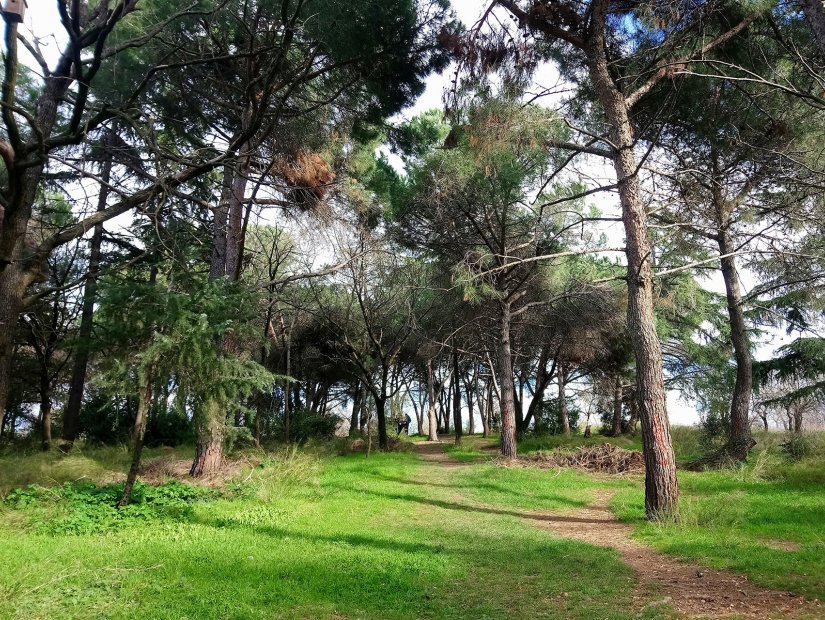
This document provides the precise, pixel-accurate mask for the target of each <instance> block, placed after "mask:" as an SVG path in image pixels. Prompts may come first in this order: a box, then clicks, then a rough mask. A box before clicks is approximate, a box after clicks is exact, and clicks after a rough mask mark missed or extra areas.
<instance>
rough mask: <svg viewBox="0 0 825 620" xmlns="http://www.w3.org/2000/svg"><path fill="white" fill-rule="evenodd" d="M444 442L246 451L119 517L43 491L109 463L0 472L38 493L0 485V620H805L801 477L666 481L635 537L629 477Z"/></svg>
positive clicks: (46, 460)
mask: <svg viewBox="0 0 825 620" xmlns="http://www.w3.org/2000/svg"><path fill="white" fill-rule="evenodd" d="M450 439H451V438H444V442H443V443H438V444H430V443H427V442H414V445H413V446H412V451H404V452H394V453H388V454H375V453H374V454H372V455H370V457H369V458H364V455H363V454H350V455H347V456H329V455H326V454H313V453H312V452H311V451H300V450H299V451H297V452H296V451H289V452H287V451H283V452H280V453H277V454H268V455H265V454H260V455H257V456H256V457H255V458H249V457H248V456H247V457H246V462H247V463H249V464H250V465H249V466H248V467H245V468H244V469H243V470H242V471H241V472H240V473H239V474H238V475H237V476H235V477H234V478H233V479H232V480H231V481H230V482H229V483H227V484H226V485H224V486H223V487H222V488H220V489H212V488H204V489H201V490H199V491H197V492H195V491H193V490H192V488H191V487H189V485H182V484H180V483H179V482H176V481H175V480H171V481H170V482H168V483H166V484H165V485H161V486H160V487H150V486H148V485H146V486H145V487H143V488H142V489H140V490H139V493H138V497H139V499H140V501H139V503H137V504H134V505H133V506H130V507H129V508H130V510H128V511H125V512H120V513H118V512H117V511H115V510H114V509H113V508H112V507H111V506H110V502H111V495H106V489H107V488H108V487H96V486H95V485H93V484H92V483H91V482H87V483H86V484H85V485H84V484H83V483H78V482H68V483H63V481H64V480H73V479H75V478H73V475H74V473H76V472H77V471H79V470H80V469H81V461H82V460H83V459H87V460H90V461H91V462H92V463H93V464H94V467H91V468H90V466H89V464H85V465H83V467H82V468H84V469H86V470H87V471H89V470H91V471H93V472H94V473H93V475H92V478H93V480H94V481H95V482H99V483H102V482H108V481H111V480H113V479H116V478H117V476H119V475H122V473H120V472H122V471H123V470H124V468H125V465H126V462H127V458H123V459H120V457H118V458H114V457H113V453H106V454H105V457H104V456H101V454H100V453H97V452H95V451H93V450H89V451H87V452H86V453H85V454H84V453H82V452H80V451H79V452H78V453H77V454H75V455H73V456H71V457H69V459H63V460H61V457H59V456H57V455H51V456H44V455H34V454H32V455H27V456H16V457H11V456H4V457H1V458H0V470H4V473H3V478H2V479H0V482H5V483H6V484H7V485H10V484H11V483H12V482H14V481H18V482H19V481H20V480H27V481H35V482H37V483H39V485H40V486H34V487H27V488H25V489H23V490H18V491H11V492H9V489H10V486H2V485H0V494H5V496H4V498H3V500H2V501H1V502H0V566H2V567H3V568H2V570H0V618H27V619H29V618H50V619H51V618H127V617H128V618H132V617H140V618H150V619H154V618H158V619H176V620H181V619H183V618H188V619H190V620H194V619H196V618H197V619H200V618H209V619H211V618H215V619H217V618H222V619H223V618H232V619H236V618H237V619H241V618H261V619H263V618H336V619H339V618H376V619H379V618H387V619H396V618H397V619H402V618H403V619H407V618H410V619H411V618H433V619H436V618H445V619H446V618H450V619H452V618H467V619H470V618H472V619H484V618H489V619H497V618H531V619H532V618H556V619H568V618H570V619H594V620H595V619H611V620H613V619H615V620H619V619H630V618H647V619H652V618H662V619H667V618H680V617H714V618H716V617H733V618H736V617H739V618H752V617H758V618H800V619H802V618H807V619H813V618H825V607H822V606H821V605H820V604H819V603H818V602H817V601H816V599H817V598H820V599H821V598H823V597H824V596H823V595H825V579H823V577H822V575H823V574H825V566H824V565H823V564H824V563H825V553H823V551H825V494H824V493H823V492H822V488H823V485H822V481H821V480H820V479H818V478H816V476H817V475H818V474H816V473H812V472H815V471H819V470H821V463H820V467H819V469H816V468H814V467H812V466H809V465H805V464H803V465H801V466H800V467H801V468H803V469H800V470H799V472H797V474H794V475H795V477H794V476H791V477H790V478H783V479H782V480H773V479H771V477H770V475H769V474H766V473H764V471H763V472H762V473H761V474H760V476H758V477H756V476H754V475H753V474H752V473H742V472H738V473H716V472H712V473H704V474H682V476H681V481H682V488H683V506H684V512H685V518H684V520H683V522H682V523H679V524H665V525H654V524H649V523H646V522H644V521H643V519H642V515H641V510H640V506H641V478H640V477H639V476H638V475H632V476H596V475H592V474H585V473H581V472H577V471H574V470H569V469H558V470H546V469H544V470H543V469H537V468H506V467H500V466H498V465H496V464H495V463H492V462H490V461H491V457H492V456H493V454H492V453H493V452H494V448H492V447H491V446H492V444H491V442H490V441H489V440H481V439H480V438H468V439H466V440H465V441H464V443H463V445H462V446H461V447H460V448H455V447H453V446H452V445H451V443H450ZM597 441H600V440H597ZM124 456H125V457H128V455H124ZM151 456H152V457H154V458H155V459H167V460H169V461H170V462H176V460H178V459H180V458H181V457H185V456H186V455H185V453H184V452H182V451H178V452H174V453H172V452H163V451H157V452H153V453H152V454H151ZM118 459H120V460H118ZM66 469H69V470H70V471H71V472H73V474H66V473H65V470H66ZM149 469H150V470H152V471H155V472H156V471H157V470H158V463H157V462H155V463H154V464H153V463H150V467H149ZM172 469H174V468H172ZM763 469H764V470H765V471H767V470H768V469H769V468H768V467H767V465H764V464H763ZM784 469H785V470H788V469H789V468H787V467H785V468H784ZM12 470H20V471H21V472H24V473H17V474H15V473H14V471H12ZM790 470H791V471H792V472H793V471H794V469H793V467H791V468H790ZM32 471H36V472H39V473H37V474H36V475H35V474H32V473H31V472H32ZM76 477H80V476H76ZM48 478H51V479H53V480H54V482H53V484H52V485H51V486H49V485H48V480H47V479H48ZM61 483H63V484H61ZM708 506H711V507H713V508H709V507H708ZM779 509H781V513H780V510H779ZM771 510H772V512H771ZM732 514H733V515H734V516H731V515H732ZM614 515H618V517H619V518H621V519H622V520H621V521H619V520H618V519H617V517H616V516H614ZM677 558H681V559H682V560H683V561H680V560H679V559H677ZM706 567H708V568H706ZM720 569H722V570H720ZM734 571H735V572H734ZM789 592H793V593H794V595H790V594H789ZM803 596H804V598H803Z"/></svg>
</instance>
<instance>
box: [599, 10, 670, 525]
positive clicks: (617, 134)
mask: <svg viewBox="0 0 825 620" xmlns="http://www.w3.org/2000/svg"><path fill="white" fill-rule="evenodd" d="M599 11H601V14H600V15H595V16H593V18H592V20H593V23H595V24H598V25H599V26H598V27H597V28H595V29H594V30H593V31H592V32H591V33H590V35H591V36H590V38H589V39H588V49H587V54H588V68H589V72H590V78H591V81H592V82H593V86H594V89H595V91H596V95H597V97H598V100H599V103H600V104H601V107H602V110H603V111H604V117H605V121H606V122H607V126H608V135H609V138H610V141H611V143H612V148H613V151H612V157H613V166H614V168H615V170H616V179H617V183H618V189H619V201H620V203H621V207H622V222H623V223H624V230H625V237H626V239H625V246H626V249H625V256H626V259H627V291H628V304H627V305H628V308H627V324H628V331H629V332H630V338H631V342H632V344H633V352H634V354H635V357H636V394H637V398H638V401H639V417H640V419H641V422H642V446H643V448H644V455H645V513H646V514H647V517H648V518H650V519H658V518H663V517H664V518H667V517H669V516H672V515H675V514H676V513H677V511H678V502H679V486H678V482H677V479H676V457H675V455H674V452H673V444H672V441H671V437H670V424H669V422H668V417H667V408H666V392H665V383H664V372H663V369H662V348H661V343H660V342H659V336H658V334H657V333H656V321H655V318H654V313H653V265H652V263H651V252H652V247H651V243H650V238H649V236H648V231H647V213H646V211H645V207H644V204H643V202H642V198H641V187H640V183H639V176H638V167H639V164H638V161H637V160H636V154H635V150H634V147H635V143H634V137H633V135H634V134H633V127H632V125H631V122H630V116H629V111H628V107H627V102H626V101H625V98H624V96H623V95H622V93H621V92H620V91H619V89H618V88H617V86H616V84H615V83H614V82H613V77H612V76H611V74H610V70H609V64H608V58H607V48H606V41H605V38H604V24H605V23H606V20H607V16H606V14H604V11H606V8H605V7H604V6H603V5H602V6H600V8H599Z"/></svg>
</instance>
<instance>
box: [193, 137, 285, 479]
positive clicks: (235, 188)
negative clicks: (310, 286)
mask: <svg viewBox="0 0 825 620" xmlns="http://www.w3.org/2000/svg"><path fill="white" fill-rule="evenodd" d="M245 149H246V145H244V146H243V147H242V148H241V150H242V151H244V150H245ZM237 163H238V165H239V168H240V169H239V170H238V171H237V172H236V171H235V170H234V169H233V168H232V166H231V165H229V164H227V165H226V166H225V167H224V178H223V184H222V185H223V189H222V192H221V199H220V204H219V205H218V206H217V207H215V210H214V223H213V228H212V259H211V262H210V265H209V277H210V278H212V279H216V278H227V279H229V280H230V281H232V282H234V281H237V280H238V278H240V275H241V263H242V258H243V234H242V228H243V207H244V203H243V201H244V196H245V193H246V184H247V166H248V158H247V157H246V156H245V155H244V157H242V158H241V159H240V160H239V161H238V162H237ZM219 346H220V347H221V348H222V349H223V351H224V353H225V354H227V355H232V354H233V352H234V349H235V341H234V337H233V335H232V334H225V335H224V337H223V338H222V339H221V342H220V343H219ZM287 375H289V370H287ZM202 411H203V412H204V413H205V414H206V415H207V417H208V419H206V420H204V421H203V422H202V423H201V424H197V425H196V428H197V432H198V437H197V444H196V445H197V449H196V451H195V460H194V461H193V463H192V468H191V470H190V473H191V474H192V475H193V476H201V475H209V474H210V473H212V472H214V471H216V470H217V468H219V467H220V466H221V464H222V463H223V442H224V437H225V429H224V428H223V425H225V424H226V419H225V412H223V408H222V407H221V405H220V404H219V403H217V402H209V403H206V404H205V405H204V407H203V408H202ZM219 411H220V412H221V414H220V415H217V417H216V414H217V413H218V412H219ZM218 418H220V424H221V425H222V426H221V428H220V429H218V427H217V426H218ZM285 428H286V435H287V441H289V416H287V419H286V424H285Z"/></svg>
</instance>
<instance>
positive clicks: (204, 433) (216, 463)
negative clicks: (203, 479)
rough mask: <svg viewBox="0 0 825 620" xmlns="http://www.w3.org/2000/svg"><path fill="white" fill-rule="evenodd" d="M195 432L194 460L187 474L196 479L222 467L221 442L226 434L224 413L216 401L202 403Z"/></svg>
mask: <svg viewBox="0 0 825 620" xmlns="http://www.w3.org/2000/svg"><path fill="white" fill-rule="evenodd" d="M197 417H198V422H197V423H196V427H195V430H196V431H197V441H196V442H195V459H194V461H193V462H192V468H191V469H190V470H189V474H190V475H191V476H194V477H195V478H198V477H200V476H208V475H211V474H214V473H215V472H217V471H218V470H220V468H221V465H223V440H224V436H225V434H226V412H225V411H224V409H223V408H222V407H221V406H220V404H219V403H218V402H217V401H216V400H209V401H207V402H206V403H204V405H203V407H202V410H201V412H200V415H198V416H197Z"/></svg>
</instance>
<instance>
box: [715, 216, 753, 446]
mask: <svg viewBox="0 0 825 620" xmlns="http://www.w3.org/2000/svg"><path fill="white" fill-rule="evenodd" d="M718 208H719V209H720V216H721V217H720V219H722V220H723V222H724V220H726V219H727V217H726V216H725V215H724V214H723V212H721V209H722V207H721V206H720V207H718ZM719 252H720V254H721V256H723V258H722V259H721V263H722V278H723V280H724V281H725V292H726V294H727V301H728V320H729V322H730V336H731V343H732V344H733V353H734V357H735V358H736V382H735V384H734V386H733V397H732V399H731V405H730V432H729V435H728V442H727V445H726V446H725V447H724V448H723V449H724V450H725V451H726V452H727V454H728V455H729V456H730V457H731V458H733V459H736V460H738V461H744V460H745V459H747V458H748V453H749V452H750V450H751V448H753V446H754V445H755V443H756V442H755V441H754V440H753V436H752V435H751V428H750V401H751V392H752V391H753V359H752V358H751V349H750V339H749V338H748V331H747V327H746V325H745V312H744V309H743V307H742V291H741V290H740V288H739V272H738V271H737V269H736V258H735V257H734V256H730V254H732V253H733V252H734V246H733V241H732V240H731V238H730V234H729V233H728V230H727V223H726V222H724V223H723V226H722V227H721V230H720V232H719Z"/></svg>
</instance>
